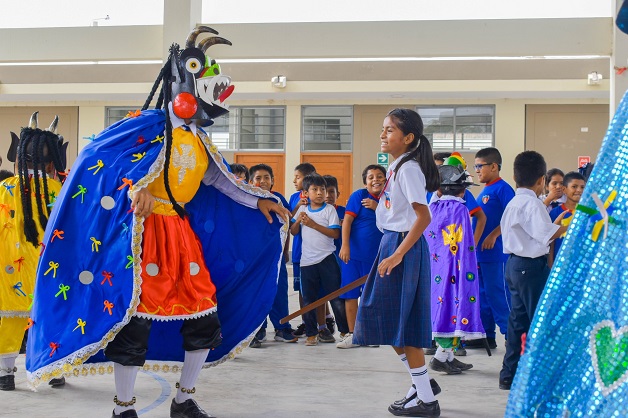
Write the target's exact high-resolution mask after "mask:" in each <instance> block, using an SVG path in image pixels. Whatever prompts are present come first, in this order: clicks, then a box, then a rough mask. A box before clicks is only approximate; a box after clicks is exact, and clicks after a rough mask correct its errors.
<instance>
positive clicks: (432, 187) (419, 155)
mask: <svg viewBox="0 0 628 418" xmlns="http://www.w3.org/2000/svg"><path fill="white" fill-rule="evenodd" d="M388 116H389V117H393V118H395V121H396V123H397V127H398V128H399V129H400V130H401V131H402V132H403V134H404V135H408V134H410V133H412V134H414V140H413V141H412V142H411V143H410V149H411V151H410V153H409V154H408V155H406V156H404V157H403V158H402V159H401V161H399V164H397V167H396V168H395V177H396V176H397V172H398V171H399V169H400V168H401V166H402V165H403V164H404V163H406V162H407V161H410V160H415V161H416V162H418V163H419V167H421V171H422V172H423V175H424V176H425V186H426V187H425V188H426V189H427V191H428V192H435V191H436V190H438V188H439V187H440V174H438V167H437V166H436V163H435V162H434V155H433V154H432V147H431V146H430V142H429V141H428V139H427V138H426V137H425V135H423V120H421V116H419V114H418V113H417V112H415V111H414V110H411V109H401V108H397V109H393V110H391V111H390V112H388Z"/></svg>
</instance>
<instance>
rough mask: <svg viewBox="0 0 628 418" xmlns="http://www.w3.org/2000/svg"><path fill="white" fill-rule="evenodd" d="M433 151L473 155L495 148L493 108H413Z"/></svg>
mask: <svg viewBox="0 0 628 418" xmlns="http://www.w3.org/2000/svg"><path fill="white" fill-rule="evenodd" d="M417 112H418V113H419V115H421V118H422V119H423V125H424V131H423V132H424V134H425V136H426V137H427V139H429V141H430V143H431V144H432V148H433V149H434V150H447V151H473V150H479V149H482V148H486V147H492V146H493V145H494V144H495V107H494V106H430V107H423V106H419V107H417Z"/></svg>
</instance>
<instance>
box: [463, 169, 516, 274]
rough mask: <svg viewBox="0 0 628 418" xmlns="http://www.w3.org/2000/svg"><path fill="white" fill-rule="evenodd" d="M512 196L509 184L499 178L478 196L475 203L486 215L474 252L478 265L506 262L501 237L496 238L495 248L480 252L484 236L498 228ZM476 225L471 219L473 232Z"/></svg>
mask: <svg viewBox="0 0 628 418" xmlns="http://www.w3.org/2000/svg"><path fill="white" fill-rule="evenodd" d="M514 196H515V191H514V190H513V188H512V187H510V184H508V183H506V182H505V181H504V180H502V179H501V177H498V178H497V179H495V180H493V181H492V182H490V183H487V184H486V186H484V189H483V190H482V191H481V192H480V194H479V195H478V198H477V200H476V202H477V204H478V206H479V207H480V208H481V209H482V210H483V211H484V213H485V214H486V226H485V227H484V232H482V236H481V237H480V242H479V244H478V251H477V252H476V255H477V257H478V262H479V263H496V262H500V261H501V262H505V261H506V260H507V258H508V256H507V255H505V254H504V247H503V245H502V237H501V235H500V236H499V237H497V240H496V241H495V246H494V247H493V248H492V249H490V250H482V249H481V248H482V243H483V242H484V239H485V238H486V236H487V235H488V234H490V233H491V232H493V230H494V229H495V228H497V227H498V226H499V222H500V221H501V220H502V215H503V213H504V209H506V205H508V202H510V200H511V199H512V198H513V197H514ZM476 224H477V220H476V218H473V230H475V226H476Z"/></svg>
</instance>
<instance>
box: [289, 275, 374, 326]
mask: <svg viewBox="0 0 628 418" xmlns="http://www.w3.org/2000/svg"><path fill="white" fill-rule="evenodd" d="M367 277H368V275H366V276H362V277H360V278H359V279H357V280H354V281H352V282H351V283H349V284H348V285H346V286H343V287H341V288H340V289H338V290H336V291H334V292H331V293H330V294H329V295H327V296H325V297H322V298H320V299H318V300H317V301H314V302H312V303H310V304H309V305H306V306H304V307H303V308H301V309H299V310H298V311H296V312H293V313H291V314H290V315H288V316H286V317H285V318H281V321H279V323H280V324H285V323H286V322H288V321H290V320H291V319H294V318H296V317H297V316H300V315H303V314H304V313H306V312H309V311H311V310H312V309H314V308H317V307H319V306H321V305H322V304H324V303H326V302H329V301H330V300H332V299H336V298H337V297H338V296H340V295H342V294H343V293H346V292H348V291H349V290H353V289H355V288H356V287H358V286H360V285H362V284H364V282H366V278H367Z"/></svg>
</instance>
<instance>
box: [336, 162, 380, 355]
mask: <svg viewBox="0 0 628 418" xmlns="http://www.w3.org/2000/svg"><path fill="white" fill-rule="evenodd" d="M362 182H363V183H364V185H365V186H366V188H364V189H359V190H356V191H355V192H353V193H352V194H351V196H350V197H349V201H348V202H347V209H346V212H345V215H346V217H345V221H344V222H343V224H342V243H343V245H342V247H341V249H340V260H341V262H340V268H341V271H342V283H341V286H346V285H348V284H350V283H351V282H353V281H355V280H357V279H359V278H360V277H362V276H364V275H367V274H369V272H370V270H371V267H372V266H373V263H374V262H375V258H377V251H378V249H379V243H380V241H381V240H382V235H383V234H382V232H381V231H380V230H379V229H378V228H377V222H376V218H375V209H377V205H378V204H379V194H380V193H381V192H382V189H383V188H384V185H385V184H386V169H385V168H384V167H382V166H381V165H374V164H373V165H369V166H367V167H366V168H365V169H364V171H362ZM363 287H364V286H359V287H357V288H355V289H353V290H350V291H348V292H346V293H343V294H342V295H340V299H343V300H344V303H345V309H346V312H347V325H348V326H349V333H348V334H347V335H345V337H344V338H343V339H342V340H341V341H340V342H339V343H338V344H336V347H338V348H354V347H359V346H358V345H357V344H353V329H354V327H355V320H356V315H357V313H358V298H359V297H360V296H361V295H362V288H363Z"/></svg>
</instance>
